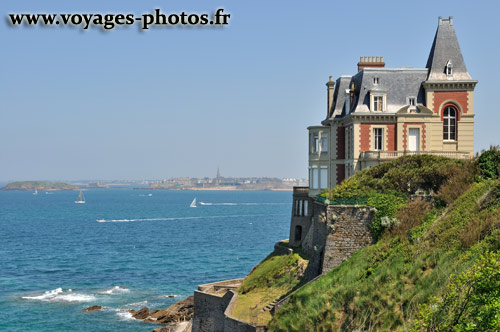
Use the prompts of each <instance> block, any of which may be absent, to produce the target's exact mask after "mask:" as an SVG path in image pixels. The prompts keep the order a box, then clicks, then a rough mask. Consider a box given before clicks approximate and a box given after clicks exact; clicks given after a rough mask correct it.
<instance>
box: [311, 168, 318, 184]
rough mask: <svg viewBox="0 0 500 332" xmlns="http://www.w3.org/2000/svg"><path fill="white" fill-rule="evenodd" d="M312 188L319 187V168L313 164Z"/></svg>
mask: <svg viewBox="0 0 500 332" xmlns="http://www.w3.org/2000/svg"><path fill="white" fill-rule="evenodd" d="M312 189H319V169H318V166H312Z"/></svg>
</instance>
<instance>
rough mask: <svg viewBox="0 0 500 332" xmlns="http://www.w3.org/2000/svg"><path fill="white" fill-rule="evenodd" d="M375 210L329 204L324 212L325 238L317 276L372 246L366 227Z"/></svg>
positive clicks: (364, 207) (369, 223)
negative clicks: (320, 265) (320, 266)
mask: <svg viewBox="0 0 500 332" xmlns="http://www.w3.org/2000/svg"><path fill="white" fill-rule="evenodd" d="M374 214H375V209H374V208H372V207H369V206H357V205H329V206H328V207H327V212H326V220H325V222H326V229H327V236H326V241H325V242H324V252H323V258H322V259H321V260H322V268H321V273H326V272H328V271H330V270H331V269H333V268H335V267H337V266H338V265H340V263H342V262H343V261H345V260H347V259H348V258H350V257H351V256H352V255H353V254H354V253H355V252H356V251H358V250H360V249H362V248H364V247H366V246H368V245H370V244H372V243H373V238H372V235H371V231H370V225H371V222H372V220H373V217H374Z"/></svg>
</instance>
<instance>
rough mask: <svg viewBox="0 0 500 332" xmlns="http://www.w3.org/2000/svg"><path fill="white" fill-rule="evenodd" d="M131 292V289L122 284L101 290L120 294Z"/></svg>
mask: <svg viewBox="0 0 500 332" xmlns="http://www.w3.org/2000/svg"><path fill="white" fill-rule="evenodd" d="M128 292H130V289H128V288H125V287H121V286H114V287H112V288H110V289H107V290H105V291H102V292H100V293H101V294H118V293H128Z"/></svg>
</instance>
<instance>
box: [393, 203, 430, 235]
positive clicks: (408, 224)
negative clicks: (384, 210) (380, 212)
mask: <svg viewBox="0 0 500 332" xmlns="http://www.w3.org/2000/svg"><path fill="white" fill-rule="evenodd" d="M430 210H431V204H430V203H428V202H425V201H421V200H417V201H415V202H410V203H408V204H407V205H405V206H403V207H402V208H401V209H399V210H398V212H397V213H396V220H397V221H398V223H397V225H396V226H395V227H394V228H393V229H392V230H391V233H392V234H396V235H403V234H406V233H408V232H409V231H410V230H411V229H413V228H415V227H416V226H419V225H421V224H422V223H423V222H424V220H425V218H426V216H427V214H428V212H429V211H430Z"/></svg>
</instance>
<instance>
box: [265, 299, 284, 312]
mask: <svg viewBox="0 0 500 332" xmlns="http://www.w3.org/2000/svg"><path fill="white" fill-rule="evenodd" d="M279 301H280V299H279V298H277V299H274V301H273V302H271V303H269V304H268V305H266V306H265V307H264V308H262V310H261V311H262V312H266V311H271V310H273V309H274V306H275V305H276V303H278V302H279Z"/></svg>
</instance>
